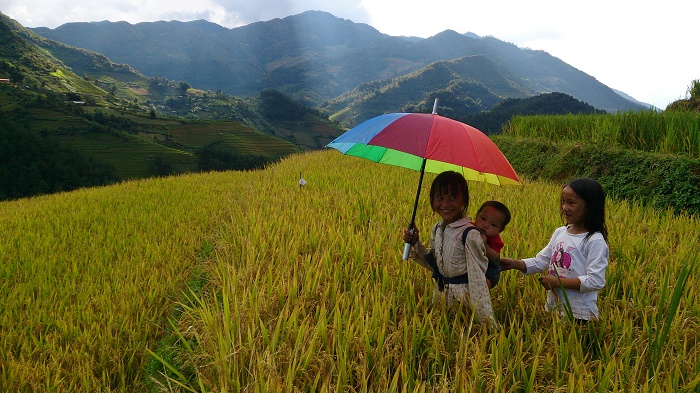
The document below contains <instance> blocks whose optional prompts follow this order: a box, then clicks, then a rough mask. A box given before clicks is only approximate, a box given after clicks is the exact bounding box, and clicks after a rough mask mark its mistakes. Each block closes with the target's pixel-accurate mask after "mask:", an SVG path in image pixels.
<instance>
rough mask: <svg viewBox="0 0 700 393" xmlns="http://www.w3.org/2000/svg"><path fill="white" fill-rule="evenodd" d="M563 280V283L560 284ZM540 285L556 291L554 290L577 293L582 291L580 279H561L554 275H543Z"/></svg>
mask: <svg viewBox="0 0 700 393" xmlns="http://www.w3.org/2000/svg"><path fill="white" fill-rule="evenodd" d="M559 280H561V283H560V282H559ZM540 284H542V286H543V287H544V289H554V288H564V289H573V290H576V291H580V290H581V280H579V279H578V278H576V277H574V278H561V277H557V276H555V275H552V274H543V275H542V276H541V277H540Z"/></svg>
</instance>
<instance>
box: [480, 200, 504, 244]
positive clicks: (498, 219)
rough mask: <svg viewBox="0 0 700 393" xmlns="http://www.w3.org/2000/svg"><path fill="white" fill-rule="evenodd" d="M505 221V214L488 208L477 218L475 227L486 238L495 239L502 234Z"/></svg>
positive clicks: (491, 207)
mask: <svg viewBox="0 0 700 393" xmlns="http://www.w3.org/2000/svg"><path fill="white" fill-rule="evenodd" d="M505 219H506V217H505V216H504V215H503V213H501V212H500V211H498V210H496V209H494V208H493V206H487V207H486V208H485V209H484V210H482V211H481V212H480V213H479V214H478V215H477V216H476V219H475V220H474V226H475V227H476V229H478V230H479V232H481V233H483V234H484V235H486V237H494V236H496V235H498V234H499V233H501V228H503V221H505Z"/></svg>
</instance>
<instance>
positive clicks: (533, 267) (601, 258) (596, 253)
mask: <svg viewBox="0 0 700 393" xmlns="http://www.w3.org/2000/svg"><path fill="white" fill-rule="evenodd" d="M587 234H588V233H581V234H570V233H569V232H568V231H567V229H566V227H565V226H564V227H560V228H557V229H556V230H555V231H554V234H553V235H552V238H551V239H550V241H549V244H548V245H547V246H546V247H545V248H543V249H542V251H540V252H539V253H537V255H536V256H535V257H534V258H526V259H523V261H524V262H525V267H526V271H525V274H532V273H537V272H543V271H546V272H548V273H550V274H555V275H559V277H561V278H578V279H579V280H580V281H581V289H580V290H579V291H576V290H572V289H564V290H565V291H566V294H567V297H568V298H569V303H570V304H571V311H572V312H573V315H574V317H575V318H578V319H584V320H589V319H592V318H597V317H598V306H597V301H598V291H599V290H601V289H602V288H603V287H604V286H605V271H606V269H607V267H608V258H609V253H610V251H609V248H608V244H607V243H606V241H605V239H604V238H603V235H602V234H601V233H600V232H596V233H594V234H592V235H591V237H589V238H588V240H585V241H584V238H585V237H586V235H587ZM561 291H562V288H556V289H554V290H551V291H548V293H547V309H550V310H551V309H559V311H560V312H562V313H563V312H564V308H563V307H565V300H564V297H563V295H562V292H561Z"/></svg>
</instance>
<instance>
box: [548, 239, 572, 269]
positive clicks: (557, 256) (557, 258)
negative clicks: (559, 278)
mask: <svg viewBox="0 0 700 393" xmlns="http://www.w3.org/2000/svg"><path fill="white" fill-rule="evenodd" d="M572 249H573V247H567V248H566V250H564V243H559V244H557V245H556V246H555V247H554V254H553V255H552V260H551V262H550V263H549V274H552V275H555V276H556V275H559V273H564V274H562V275H563V276H564V277H566V274H565V273H566V271H568V270H569V267H570V266H571V254H569V251H571V250H572Z"/></svg>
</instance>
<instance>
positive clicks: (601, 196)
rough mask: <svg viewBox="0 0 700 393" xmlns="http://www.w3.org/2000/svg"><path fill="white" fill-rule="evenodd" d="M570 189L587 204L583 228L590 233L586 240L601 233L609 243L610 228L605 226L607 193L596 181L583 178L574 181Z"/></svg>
mask: <svg viewBox="0 0 700 393" xmlns="http://www.w3.org/2000/svg"><path fill="white" fill-rule="evenodd" d="M568 186H569V188H571V190H572V191H573V192H575V193H576V195H578V196H579V198H581V199H583V201H584V202H585V203H586V206H585V207H586V211H585V213H584V216H583V227H584V228H586V230H587V231H588V235H586V238H585V239H584V240H588V238H589V237H591V235H593V234H594V233H596V232H600V234H601V235H603V238H604V239H605V241H606V242H607V241H608V228H607V226H606V225H605V191H603V187H602V186H601V185H600V183H598V182H597V181H596V180H594V179H590V178H587V177H582V178H578V179H574V180H572V181H571V182H570V183H569V184H568Z"/></svg>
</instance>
